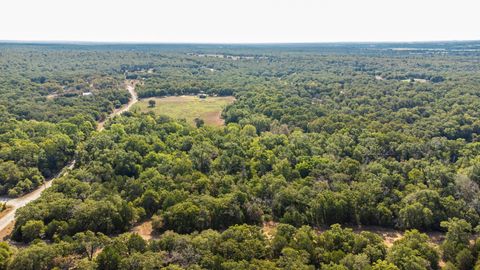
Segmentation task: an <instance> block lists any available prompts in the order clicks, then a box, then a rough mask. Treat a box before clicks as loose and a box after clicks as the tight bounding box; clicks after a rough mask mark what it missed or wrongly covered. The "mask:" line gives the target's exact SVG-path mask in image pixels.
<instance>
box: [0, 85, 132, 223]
mask: <svg viewBox="0 0 480 270" xmlns="http://www.w3.org/2000/svg"><path fill="white" fill-rule="evenodd" d="M135 84H136V81H129V82H127V83H126V87H127V90H128V92H129V93H130V95H131V98H130V100H129V101H128V103H127V104H126V105H124V106H122V107H121V108H119V109H116V110H115V111H113V112H112V113H111V114H110V115H109V116H108V117H107V118H106V119H105V120H103V121H101V122H99V123H98V126H97V130H98V131H102V130H103V125H104V124H105V121H107V120H108V119H110V118H112V117H113V116H115V115H120V114H122V113H123V112H126V111H128V110H129V109H130V108H131V107H132V105H133V104H135V103H136V102H137V101H138V95H137V92H135ZM74 166H75V160H73V161H71V162H70V163H68V164H67V166H65V167H64V168H63V169H62V170H61V171H60V172H59V173H58V174H57V175H55V176H54V177H52V178H50V179H48V180H46V181H45V183H44V184H43V185H41V186H39V187H37V188H36V189H35V190H33V191H32V192H30V193H28V194H25V195H23V196H22V197H18V198H14V199H11V198H8V197H0V201H2V202H7V205H8V206H9V207H10V209H11V210H10V212H8V213H7V214H6V215H5V216H3V217H1V218H0V231H2V230H3V229H5V228H6V227H7V226H8V225H10V224H11V223H12V222H14V221H15V213H16V212H17V209H18V208H20V207H23V206H25V205H26V204H27V203H29V202H31V201H34V200H36V199H38V198H39V197H40V195H41V194H42V192H43V191H44V190H45V189H47V188H49V187H51V186H52V183H53V180H55V179H56V178H58V177H61V176H63V175H65V174H67V173H68V172H69V171H70V170H72V169H73V167H74Z"/></svg>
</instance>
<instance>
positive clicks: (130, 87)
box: [97, 81, 138, 131]
mask: <svg viewBox="0 0 480 270" xmlns="http://www.w3.org/2000/svg"><path fill="white" fill-rule="evenodd" d="M136 83H137V82H136V81H129V82H126V85H127V90H128V92H129V93H130V96H131V98H130V100H129V101H128V103H127V104H126V105H124V106H122V107H120V108H118V109H115V110H114V111H113V112H112V113H111V114H110V115H109V116H108V117H107V118H105V120H103V121H101V122H99V123H98V126H97V130H98V131H102V130H103V126H104V125H105V122H107V120H108V119H110V118H112V117H114V116H116V115H120V114H122V113H124V112H126V111H128V110H130V108H131V107H132V106H133V104H135V103H137V101H138V95H137V92H135V85H136Z"/></svg>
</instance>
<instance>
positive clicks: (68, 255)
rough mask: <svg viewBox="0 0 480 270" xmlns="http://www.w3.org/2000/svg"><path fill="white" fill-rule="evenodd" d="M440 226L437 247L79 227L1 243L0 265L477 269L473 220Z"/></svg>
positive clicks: (304, 230)
mask: <svg viewBox="0 0 480 270" xmlns="http://www.w3.org/2000/svg"><path fill="white" fill-rule="evenodd" d="M443 226H444V227H445V228H446V229H447V230H448V231H447V234H446V237H445V240H444V241H443V243H442V244H441V245H440V248H436V247H434V246H433V245H431V244H430V243H429V238H428V236H427V235H425V234H422V233H420V232H418V231H417V230H411V231H406V232H405V234H404V235H403V237H402V238H401V239H399V240H396V241H395V242H393V245H392V246H391V247H387V246H386V245H385V243H384V240H383V239H382V237H381V236H379V235H377V234H375V233H372V232H366V231H364V232H361V233H354V232H353V231H352V230H351V229H345V228H342V227H341V226H340V225H338V224H336V225H332V226H331V228H330V229H327V230H324V231H322V232H321V233H319V232H318V231H316V230H314V229H312V228H311V227H309V226H302V227H300V228H295V227H293V226H291V225H287V224H277V226H275V228H273V230H271V231H267V230H262V229H261V228H259V227H257V226H250V225H234V226H230V227H229V228H228V229H226V230H224V231H222V232H219V231H215V230H205V231H201V232H195V233H193V234H178V233H175V232H172V231H166V232H164V233H163V234H162V235H160V236H159V237H158V238H157V239H154V240H150V241H146V240H144V239H143V238H142V237H141V236H139V235H138V234H136V233H133V234H132V233H125V234H121V235H119V236H116V237H114V238H109V237H108V236H106V235H104V234H102V233H94V232H92V231H85V232H80V233H76V234H75V235H73V236H72V237H64V238H55V241H54V242H53V243H51V244H46V243H45V242H42V241H36V242H35V243H33V244H31V245H30V246H28V247H26V248H24V249H21V250H18V251H17V250H13V249H12V248H11V247H9V246H8V245H5V244H3V243H0V253H1V254H2V256H0V268H2V269H85V270H86V269H92V270H93V269H119V270H127V269H128V270H134V269H138V270H141V269H164V270H167V269H169V270H177V269H213V270H217V269H218V270H223V269H225V270H227V269H229V270H230V269H239V270H240V269H242V270H243V269H252V270H255V269H271V270H280V269H286V270H293V269H301V270H313V269H322V270H357V269H358V270H424V269H432V270H434V269H440V267H439V264H440V260H441V259H442V260H443V265H444V267H443V269H449V270H450V269H458V270H469V269H473V268H474V267H475V269H478V268H479V266H480V262H479V261H477V262H476V260H475V258H476V257H477V256H478V254H479V252H480V241H479V240H478V239H477V240H476V241H474V243H473V244H470V243H469V237H470V233H471V227H469V225H468V224H467V223H466V222H465V221H463V220H458V219H452V220H449V221H448V222H444V224H443ZM23 230H24V231H25V232H26V233H28V234H29V235H30V236H32V237H38V235H39V234H40V233H43V232H45V233H49V232H50V231H49V229H48V228H47V229H45V228H42V227H41V224H34V223H33V222H32V223H29V224H27V225H25V226H24V229H23ZM440 253H443V256H442V257H441V256H440Z"/></svg>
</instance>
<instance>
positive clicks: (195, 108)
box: [131, 96, 235, 126]
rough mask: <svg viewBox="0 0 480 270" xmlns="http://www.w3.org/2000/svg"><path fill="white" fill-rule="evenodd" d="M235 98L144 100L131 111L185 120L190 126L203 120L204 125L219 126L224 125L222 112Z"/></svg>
mask: <svg viewBox="0 0 480 270" xmlns="http://www.w3.org/2000/svg"><path fill="white" fill-rule="evenodd" d="M150 100H154V101H155V105H154V106H152V105H150V104H149V102H150ZM234 101H235V98H234V97H232V96H225V97H207V98H199V97H198V96H171V97H162V98H146V99H142V100H140V101H138V103H137V104H135V105H134V106H133V108H132V110H131V111H141V112H150V111H153V112H155V114H157V115H167V116H170V117H172V118H174V119H185V120H187V122H188V123H190V124H195V122H194V119H195V118H200V119H203V121H204V122H205V125H209V126H221V125H223V124H224V121H223V119H222V118H221V113H222V110H223V109H224V108H225V106H227V105H228V104H230V103H233V102H234Z"/></svg>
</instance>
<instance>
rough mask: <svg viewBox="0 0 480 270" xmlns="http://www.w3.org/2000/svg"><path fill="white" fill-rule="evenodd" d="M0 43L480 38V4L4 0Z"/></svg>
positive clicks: (475, 0) (445, 0)
mask: <svg viewBox="0 0 480 270" xmlns="http://www.w3.org/2000/svg"><path fill="white" fill-rule="evenodd" d="M0 10H1V13H0V40H20V41H98V42H160V43H163V42H167V43H177V42H181V43H294V42H359V41H360V42H363V41H435V40H480V27H479V26H480V15H479V10H480V1H479V0H454V1H451V0H235V1H233V0H132V1H127V0H1V1H0Z"/></svg>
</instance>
